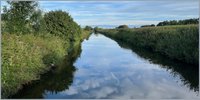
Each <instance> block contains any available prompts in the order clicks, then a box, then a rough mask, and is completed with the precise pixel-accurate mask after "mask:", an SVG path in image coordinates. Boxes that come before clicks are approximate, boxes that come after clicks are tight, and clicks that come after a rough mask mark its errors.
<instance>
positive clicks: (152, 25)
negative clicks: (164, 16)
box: [141, 24, 155, 27]
mask: <svg viewBox="0 0 200 100" xmlns="http://www.w3.org/2000/svg"><path fill="white" fill-rule="evenodd" d="M141 27H155V25H154V24H151V25H142V26H141Z"/></svg>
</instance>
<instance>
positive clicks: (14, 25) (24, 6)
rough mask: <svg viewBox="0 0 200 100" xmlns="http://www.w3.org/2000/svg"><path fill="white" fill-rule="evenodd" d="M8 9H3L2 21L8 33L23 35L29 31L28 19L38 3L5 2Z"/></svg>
mask: <svg viewBox="0 0 200 100" xmlns="http://www.w3.org/2000/svg"><path fill="white" fill-rule="evenodd" d="M7 3H8V4H9V5H10V7H9V8H7V7H4V9H3V16H4V18H3V20H4V21H5V24H6V30H7V31H8V32H9V33H19V34H25V33H29V32H30V31H31V29H30V18H31V16H32V15H33V13H34V11H35V9H36V7H37V6H38V3H37V2H35V1H7Z"/></svg>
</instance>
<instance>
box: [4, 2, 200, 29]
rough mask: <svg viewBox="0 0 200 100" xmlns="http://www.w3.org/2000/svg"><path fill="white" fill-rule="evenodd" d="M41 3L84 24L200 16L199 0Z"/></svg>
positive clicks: (140, 23)
mask: <svg viewBox="0 0 200 100" xmlns="http://www.w3.org/2000/svg"><path fill="white" fill-rule="evenodd" d="M39 4H40V8H41V9H42V10H43V11H44V12H48V11H50V10H58V9H62V10H64V11H67V12H69V14H70V15H71V16H72V17H73V18H74V20H75V21H76V22H77V23H78V24H80V25H83V26H84V25H121V24H127V25H136V26H137V25H145V24H157V23H158V22H160V21H164V20H180V19H187V18H197V17H199V13H198V12H199V1H198V0H140V1H139V0H134V1H39ZM2 5H5V2H2Z"/></svg>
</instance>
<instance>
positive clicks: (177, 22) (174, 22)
mask: <svg viewBox="0 0 200 100" xmlns="http://www.w3.org/2000/svg"><path fill="white" fill-rule="evenodd" d="M198 23H199V18H191V19H185V20H170V21H162V22H159V23H158V24H157V25H154V24H151V25H142V26H141V27H155V26H166V25H188V24H198Z"/></svg>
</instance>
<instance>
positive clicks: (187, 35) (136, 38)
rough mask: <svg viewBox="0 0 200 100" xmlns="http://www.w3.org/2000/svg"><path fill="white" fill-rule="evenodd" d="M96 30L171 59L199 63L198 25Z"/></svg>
mask: <svg viewBox="0 0 200 100" xmlns="http://www.w3.org/2000/svg"><path fill="white" fill-rule="evenodd" d="M98 32H100V33H102V34H105V35H106V36H109V37H111V38H114V39H118V40H121V41H124V42H126V43H128V44H131V45H132V46H136V47H142V48H147V49H151V50H153V51H155V52H159V53H161V54H163V55H166V56H168V57H169V58H171V59H176V60H180V61H183V62H186V63H191V64H195V65H198V64H199V52H198V51H199V39H198V38H199V28H198V25H179V26H162V27H145V28H137V29H126V30H116V29H101V30H98Z"/></svg>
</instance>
